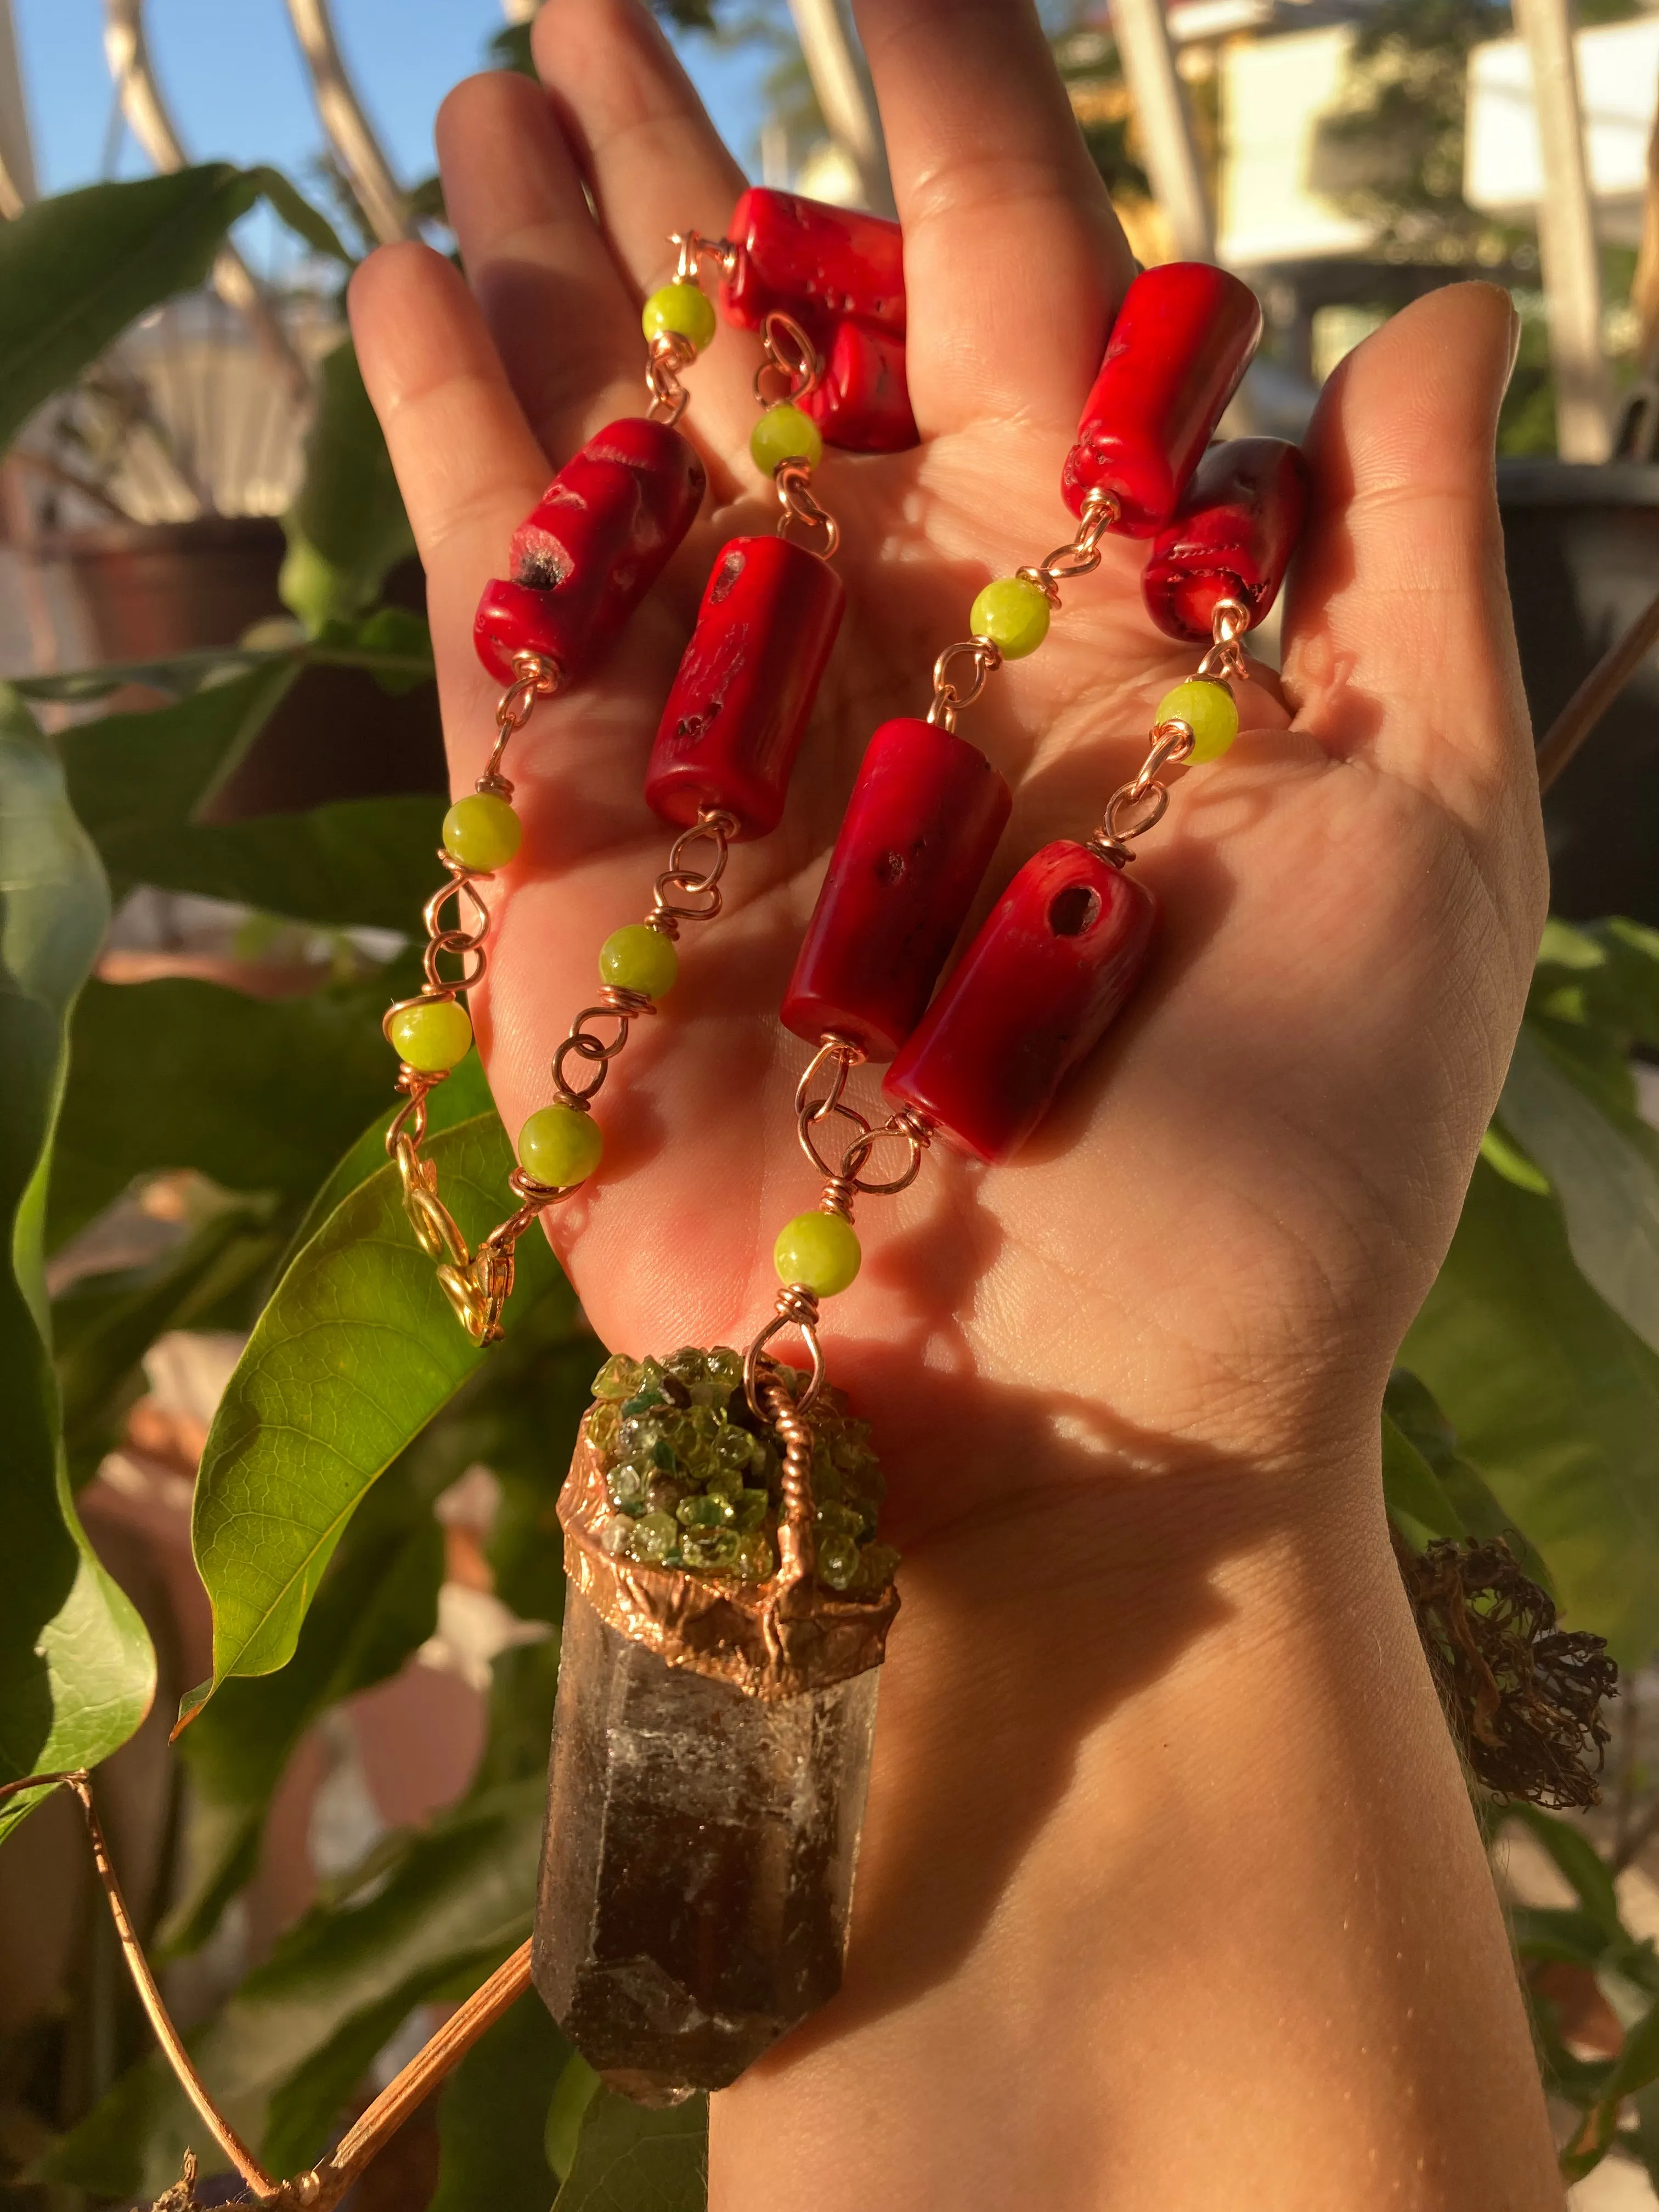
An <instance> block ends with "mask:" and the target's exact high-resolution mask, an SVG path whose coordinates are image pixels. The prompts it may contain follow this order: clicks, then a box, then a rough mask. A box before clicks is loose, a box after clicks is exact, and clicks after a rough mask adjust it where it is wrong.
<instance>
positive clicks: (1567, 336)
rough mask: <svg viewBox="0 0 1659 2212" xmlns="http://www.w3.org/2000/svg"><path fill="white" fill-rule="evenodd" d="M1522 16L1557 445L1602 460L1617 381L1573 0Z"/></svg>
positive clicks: (1537, 6)
mask: <svg viewBox="0 0 1659 2212" xmlns="http://www.w3.org/2000/svg"><path fill="white" fill-rule="evenodd" d="M1515 16H1516V23H1517V24H1518V25H1519V27H1520V30H1521V34H1522V38H1523V39H1524V40H1526V42H1527V52H1528V56H1529V57H1530V58H1531V62H1532V97H1533V105H1534V108H1535V109H1536V111H1537V115H1538V143H1539V147H1540V149H1541V153H1542V156H1543V167H1544V192H1543V197H1542V198H1541V200H1540V202H1539V204H1538V252H1539V258H1540V260H1541V263H1542V264H1543V276H1544V297H1545V301H1546V304H1547V308H1548V313H1549V332H1550V368H1551V370H1552V372H1553V375H1554V378H1555V435H1556V447H1557V449H1558V451H1559V453H1560V456H1561V459H1563V460H1564V461H1604V460H1606V459H1607V445H1608V435H1609V428H1610V420H1611V415H1612V406H1613V381H1612V379H1611V377H1610V375H1609V374H1608V371H1607V360H1606V357H1605V356H1604V355H1603V353H1602V351H1601V258H1600V256H1599V255H1598V253H1597V252H1596V246H1595V220H1594V216H1593V213H1592V210H1591V207H1590V191H1589V170H1588V168H1587V167H1586V164H1585V161H1584V131H1583V118H1582V116H1581V113H1580V109H1579V100H1578V68H1577V58H1576V57H1575V55H1574V52H1573V46H1572V23H1571V16H1570V15H1569V13H1568V0H1516V4H1515Z"/></svg>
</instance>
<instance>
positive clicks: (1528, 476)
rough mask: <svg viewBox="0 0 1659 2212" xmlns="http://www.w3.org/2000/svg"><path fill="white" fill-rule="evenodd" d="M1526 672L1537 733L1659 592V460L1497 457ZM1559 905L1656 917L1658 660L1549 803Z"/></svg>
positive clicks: (1630, 687)
mask: <svg viewBox="0 0 1659 2212" xmlns="http://www.w3.org/2000/svg"><path fill="white" fill-rule="evenodd" d="M1498 502H1499V505H1500V507H1501V509H1502V512H1503V517H1504V558H1505V562H1506V563H1507V566H1508V569H1509V579H1510V593H1511V595H1512V596H1513V598H1514V601H1515V626H1516V634H1517V635H1518V637H1519V639H1520V644H1521V671H1522V677H1523V678H1524V680H1525V683H1526V687H1527V700H1528V705H1529V706H1530V707H1531V708H1532V717H1533V727H1534V731H1535V732H1536V733H1537V735H1538V736H1539V737H1542V736H1543V734H1544V732H1545V731H1546V730H1547V729H1548V727H1549V726H1550V724H1551V723H1552V722H1553V720H1554V719H1555V717H1556V715H1557V714H1559V712H1560V710H1561V708H1563V707H1564V706H1565V704H1566V702H1567V701H1568V700H1569V699H1570V698H1571V696H1572V694H1573V692H1574V691H1575V690H1577V687H1578V685H1579V684H1580V683H1581V682H1582V681H1583V678H1584V677H1586V676H1587V675H1588V674H1589V671H1590V670H1591V669H1592V668H1593V667H1594V666H1595V663H1596V662H1597V661H1598V660H1599V659H1601V655H1602V654H1603V653H1605V652H1606V651H1607V647H1609V646H1610V645H1612V644H1613V642H1614V641H1615V640H1616V639H1617V638H1619V637H1620V635H1622V634H1623V633H1624V632H1625V631H1626V629H1629V628H1630V626H1631V624H1632V623H1633V622H1634V621H1635V620H1636V617H1638V615H1639V614H1640V613H1641V611H1642V610H1643V608H1644V607H1645V606H1646V605H1647V604H1648V603H1649V601H1650V599H1652V598H1653V597H1654V595H1655V593H1656V592H1659V465H1656V464H1653V463H1648V462H1637V461H1617V462H1613V463H1610V464H1608V465H1606V466H1603V467H1592V466H1583V465H1577V464H1574V463H1570V462H1564V461H1500V462H1499V464H1498ZM1544 827H1545V833H1546V836H1547V839H1548V843H1549V854H1550V878H1551V899H1552V904H1553V907H1554V909H1555V911H1556V912H1557V913H1558V914H1560V915H1567V916H1569V917H1571V918H1573V919H1576V920H1580V921H1588V920H1589V919H1591V918H1592V917H1594V916H1595V915H1604V914H1626V915H1633V916H1634V917H1635V918H1636V919H1637V920H1638V921H1645V922H1648V923H1650V924H1651V925H1653V926H1654V927H1659V660H1656V658H1655V657H1654V656H1652V655H1650V657H1649V659H1647V660H1646V661H1644V664H1643V665H1642V666H1641V668H1640V669H1638V671H1637V673H1636V675H1635V676H1634V677H1633V678H1632V680H1631V682H1630V683H1629V684H1627V685H1626V689H1625V690H1624V692H1623V693H1622V694H1621V696H1620V698H1619V699H1618V700H1616V701H1615V702H1614V703H1613V706H1612V707H1611V708H1609V709H1608V711H1607V714H1606V716H1605V717H1604V719H1603V720H1602V721H1601V724H1600V725H1599V726H1598V727H1597V728H1596V730H1595V732H1594V734H1593V735H1592V736H1591V737H1590V738H1589V740H1588V742H1587V743H1586V744H1585V745H1584V747H1583V750H1582V751H1581V752H1580V753H1579V754H1578V756H1577V759H1575V760H1574V761H1573V762H1572V763H1571V765H1570V766H1569V767H1568V769H1566V771H1565V774H1564V775H1562V777H1561V779H1560V781H1559V782H1558V783H1557V785H1556V786H1555V788H1554V789H1553V791H1552V792H1551V793H1550V795H1549V797H1548V799H1547V800H1546V802H1545V805H1544Z"/></svg>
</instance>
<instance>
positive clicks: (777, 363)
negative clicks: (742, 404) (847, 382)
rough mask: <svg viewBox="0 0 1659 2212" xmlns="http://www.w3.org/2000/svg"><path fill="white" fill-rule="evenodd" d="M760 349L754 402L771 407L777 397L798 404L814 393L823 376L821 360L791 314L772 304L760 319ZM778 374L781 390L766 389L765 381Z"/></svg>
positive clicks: (773, 378)
mask: <svg viewBox="0 0 1659 2212" xmlns="http://www.w3.org/2000/svg"><path fill="white" fill-rule="evenodd" d="M761 351H762V353H763V356H764V358H763V361H762V362H761V365H760V367H759V368H757V370H756V371H755V402H756V404H757V406H760V407H775V406H776V405H777V404H779V402H780V401H781V400H793V401H795V402H796V403H797V404H799V402H800V401H801V400H803V399H805V398H809V397H810V395H811V393H812V392H816V391H817V388H818V386H819V384H820V383H821V382H822V381H823V360H822V358H821V357H820V356H819V353H818V349H817V347H816V346H815V345H814V344H813V343H812V341H811V338H809V337H807V335H806V333H805V331H804V330H802V328H801V326H800V325H799V323H798V322H797V321H796V320H795V319H794V317H793V315H786V314H785V313H783V311H782V310H781V308H778V307H774V308H772V309H770V310H769V312H768V313H766V314H765V315H763V317H762V318H761ZM779 377H781V378H782V380H783V386H782V389H781V391H778V390H776V389H774V390H772V391H771V392H769V391H768V388H767V387H768V384H769V381H770V380H775V379H776V378H779Z"/></svg>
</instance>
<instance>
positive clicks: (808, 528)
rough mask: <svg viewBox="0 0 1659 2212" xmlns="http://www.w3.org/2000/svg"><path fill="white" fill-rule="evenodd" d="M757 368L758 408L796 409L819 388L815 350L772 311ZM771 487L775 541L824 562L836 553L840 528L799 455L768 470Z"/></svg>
mask: <svg viewBox="0 0 1659 2212" xmlns="http://www.w3.org/2000/svg"><path fill="white" fill-rule="evenodd" d="M761 353H762V356H763V358H762V361H761V365H760V367H759V368H757V370H756V371H755V398H756V402H757V404H758V405H759V406H761V407H763V408H769V407H776V406H780V405H782V404H793V405H795V406H799V404H800V403H801V401H802V400H803V399H805V398H809V397H810V396H811V393H812V392H816V391H817V388H818V385H819V383H820V382H821V381H822V380H823V362H822V361H821V360H820V358H819V356H818V352H817V347H816V346H814V344H813V343H812V341H811V338H809V337H807V335H806V333H805V331H804V330H803V329H802V328H801V326H800V325H799V323H798V322H797V321H796V320H795V319H794V317H793V315H786V314H784V313H782V312H781V310H780V309H778V308H773V309H772V310H771V311H770V312H769V313H767V314H766V315H764V316H763V318H762V319H761ZM772 482H773V483H774V485H775V487H776V489H777V495H778V506H779V507H780V508H781V513H780V515H779V518H778V536H779V537H780V538H786V539H787V540H788V541H789V542H790V543H791V544H799V545H804V546H805V549H806V550H807V551H808V552H809V553H816V554H817V555H818V556H819V558H820V559H822V560H824V561H831V560H833V559H834V558H835V556H836V553H837V552H838V551H839V550H840V549H841V525H840V524H839V523H838V522H837V521H836V518H835V516H834V515H833V514H831V513H830V512H829V508H828V507H825V506H824V505H823V502H822V501H820V500H819V498H818V496H817V493H816V492H815V491H814V490H813V489H812V466H811V462H809V461H808V460H807V459H805V456H804V455H802V456H797V457H796V458H794V459H789V460H783V461H780V462H779V463H778V465H777V466H776V468H775V469H774V470H773V471H772Z"/></svg>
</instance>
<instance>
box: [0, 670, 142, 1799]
mask: <svg viewBox="0 0 1659 2212" xmlns="http://www.w3.org/2000/svg"><path fill="white" fill-rule="evenodd" d="M108 911H109V908H108V896H107V892H106V886H105V884H104V878H103V875H102V872H101V871H100V868H99V866H98V860H97V856H96V854H94V851H93V849H92V847H91V846H90V844H89V843H88V841H87V838H86V835H85V833H84V831H83V830H82V829H81V826H80V824H79V823H77V822H76V819H75V817H74V815H73V813H72V812H71V811H70V806H69V804H68V801H67V799H66V798H65V795H64V781H63V776H62V774H61V772H60V770H59V768H58V762H57V760H56V758H55V757H54V756H53V754H52V750H51V748H50V747H49V746H48V745H47V744H46V742H45V740H44V738H42V737H41V735H40V732H39V731H38V730H37V729H36V727H35V726H34V723H33V720H32V719H31V718H30V716H29V714H28V711H27V708H25V707H24V706H23V705H22V703H21V701H20V700H18V699H17V698H16V697H15V695H12V694H4V695H3V696H0V1069H3V1071H4V1073H3V1079H0V1223H3V1232H4V1262H3V1265H0V1408H3V1419H0V1528H3V1530H4V1536H3V1541H0V1780H6V1781H15V1780H16V1779H17V1778H19V1777H21V1776H22V1775H25V1774H32V1773H38V1772H45V1771H50V1770H52V1769H57V1768H63V1767H70V1766H86V1765H93V1764H94V1763H95V1762H96V1761H97V1760H98V1759H103V1758H106V1757H107V1755H108V1754H109V1753H111V1752H112V1751H113V1750H114V1749H115V1748H116V1747H117V1746H118V1745H119V1744H121V1743H124V1742H125V1741H126V1739H127V1737H128V1736H129V1735H131V1733H132V1731H133V1730H134V1729H136V1728H137V1725H138V1723H139V1722H140V1721H141V1720H142V1719H143V1717H144V1714H145V1713H146V1711H148V1710H149V1701H150V1698H151V1696H152V1694H153V1693H154V1690H155V1658H154V1655H153V1654H152V1652H151V1650H150V1648H149V1638H148V1637H147V1636H146V1635H145V1633H144V1631H143V1626H142V1625H141V1624H140V1622H139V1620H138V1617H137V1613H135V1612H134V1611H133V1609H132V1607H131V1605H130V1604H129V1603H128V1601H127V1600H126V1599H125V1597H124V1596H123V1595H122V1594H121V1592H120V1591H119V1589H117V1587H116V1585H115V1583H113V1582H112V1579H111V1578H110V1577H109V1576H108V1575H106V1573H105V1571H104V1570H103V1569H102V1568H101V1567H100V1565H99V1564H98V1561H97V1559H96V1558H95V1557H94V1553H93V1550H92V1547H91V1545H90V1544H89V1543H88V1541H87V1539H86V1535H85V1534H84V1532H83V1531H82V1528H81V1524H80V1522H79V1521H78V1520H77V1519H76V1513H75V1509H74V1506H73V1504H71V1502H70V1491H69V1479H68V1471H67V1466H66V1462H65V1458H64V1449H63V1443H62V1438H61V1435H60V1431H59V1406H58V1389H57V1383H56V1380H55V1378H54V1376H53V1373H52V1355H51V1339H50V1328H51V1323H50V1319H49V1316H48V1312H47V1307H46V1282H45V1270H44V1258H43V1246H44V1234H43V1232H44V1223H45V1215H46V1176H47V1173H48V1168H49V1161H50V1155H51V1148H52V1131H53V1125H54V1123H55V1121H56V1119H57V1115H58V1105H59V1102H60V1100H61V1097H62V1093H63V1083H64V1060H65V1053H66V1049H67V1042H68V1027H69V1015H70V1006H71V1005H72V1004H73V1001H74V998H75V994H76V991H77V990H78V989H79V988H80V987H81V983H82V978H83V977H84V976H85V975H86V973H87V970H88V967H89V966H90V965H91V963H92V960H93V957H94V954H95V953H96V951H97V948H98V943H99V939H100V937H101V935H102V933H103V929H104V925H105V922H106V919H107V916H108ZM34 1802H37V1801H36V1800H35V1798H34V1797H33V1795H32V1794H30V1795H27V1796H23V1797H19V1798H15V1799H13V1800H12V1801H10V1802H9V1804H8V1805H7V1806H5V1807H3V1808H0V1834H3V1833H4V1832H5V1831H6V1829H7V1828H8V1827H9V1826H13V1825H15V1822H16V1821H18V1820H21V1819H22V1818H23V1816H24V1814H25V1813H26V1812H27V1810H28V1809H29V1808H30V1807H31V1806H32V1804H33V1803H34Z"/></svg>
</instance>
